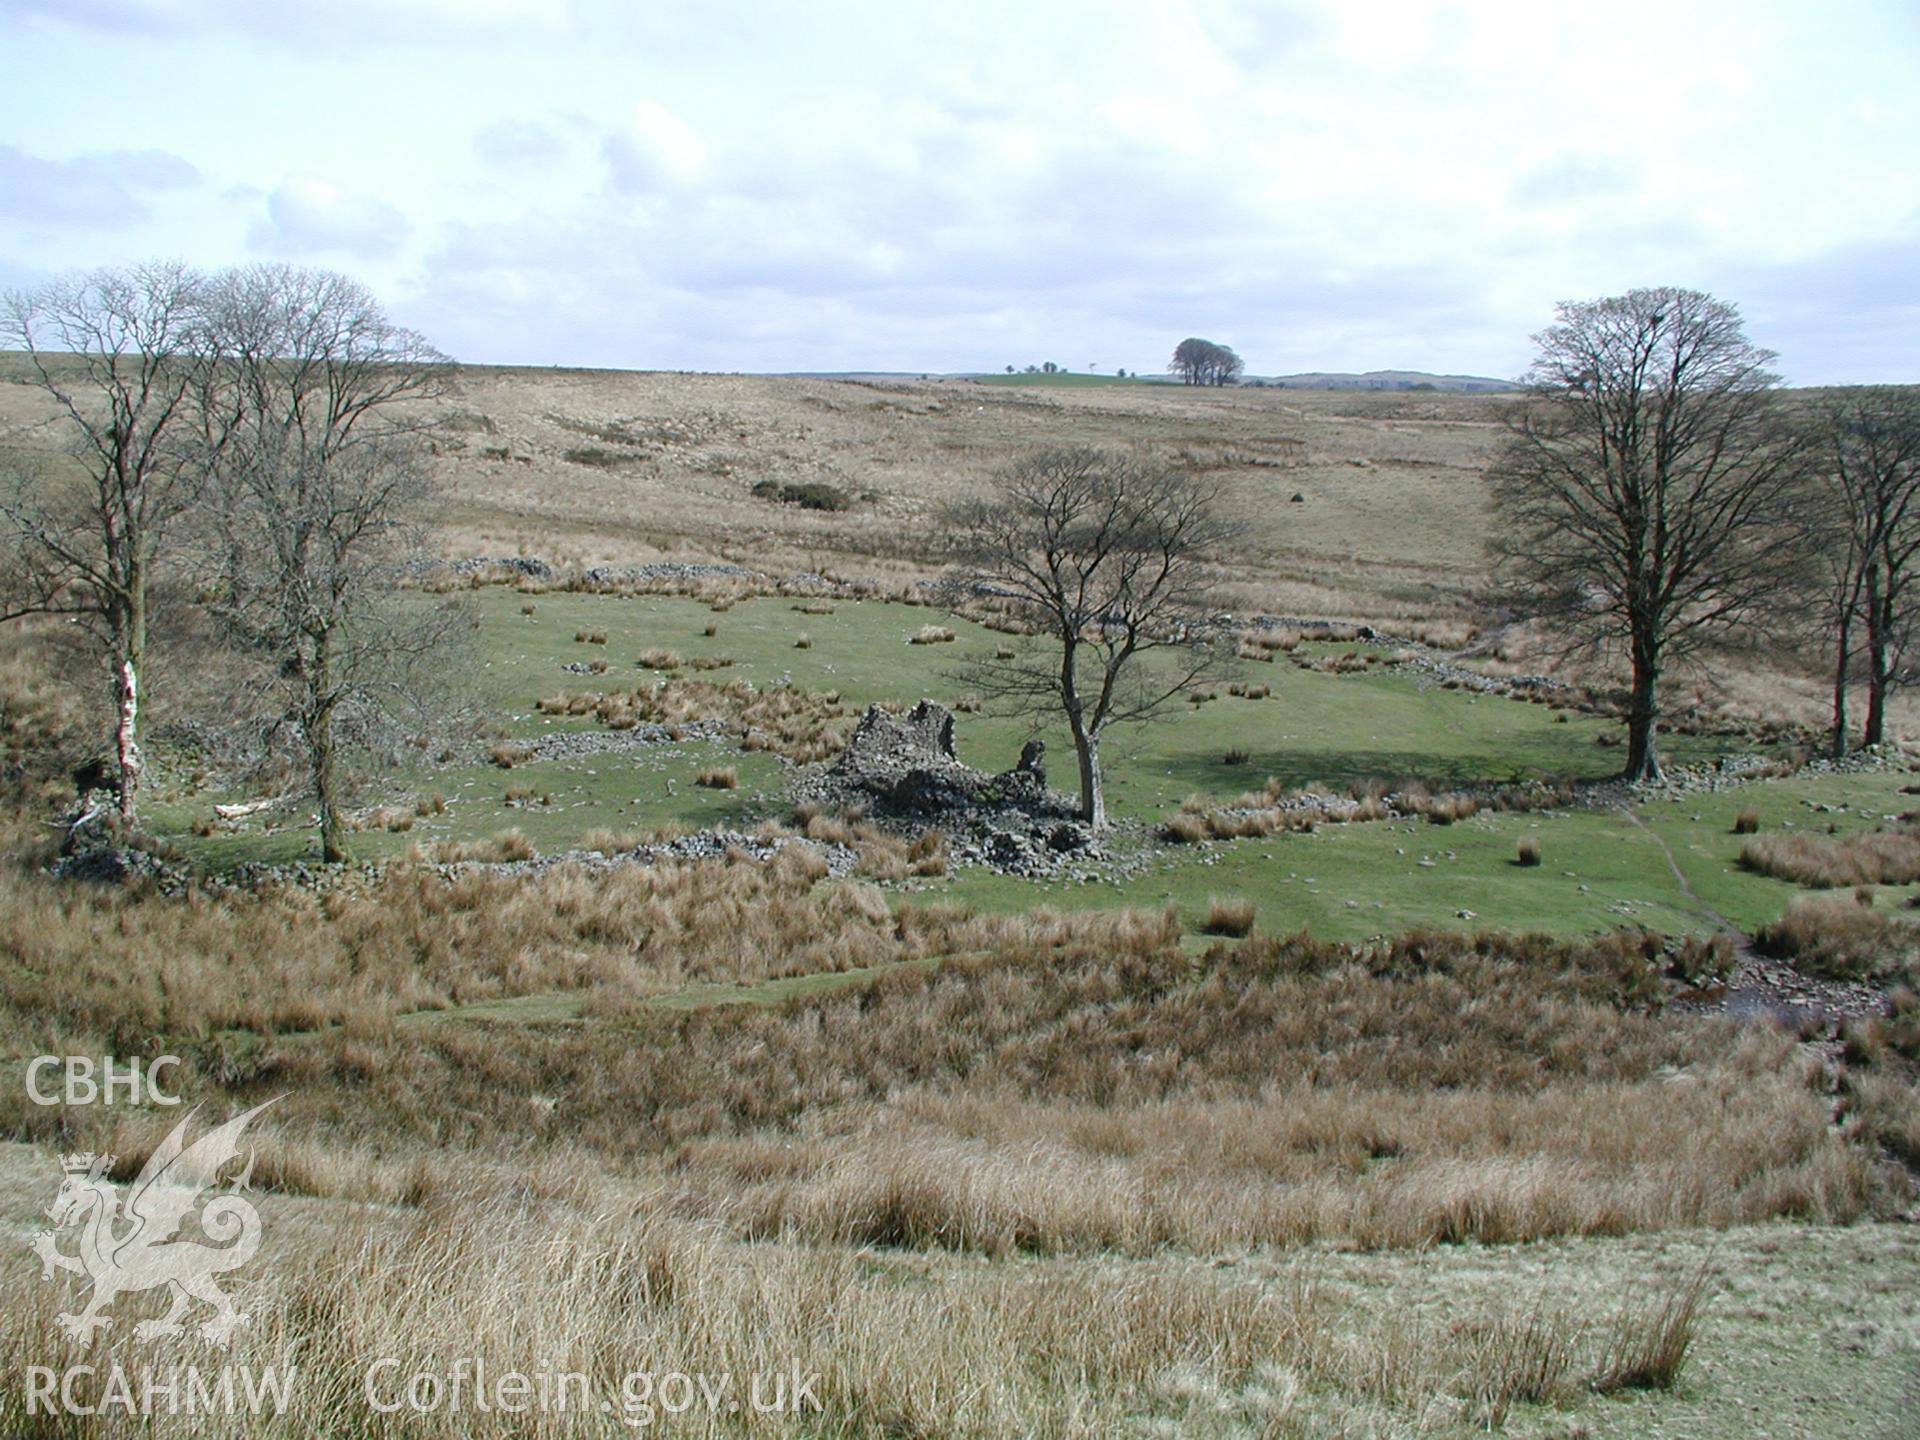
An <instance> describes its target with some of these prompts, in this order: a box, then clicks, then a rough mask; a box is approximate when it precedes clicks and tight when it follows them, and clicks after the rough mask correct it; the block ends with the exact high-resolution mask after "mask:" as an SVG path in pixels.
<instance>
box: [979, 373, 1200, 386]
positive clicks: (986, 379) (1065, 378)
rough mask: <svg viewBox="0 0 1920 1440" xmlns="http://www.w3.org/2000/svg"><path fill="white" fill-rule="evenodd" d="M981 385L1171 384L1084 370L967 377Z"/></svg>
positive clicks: (1153, 378)
mask: <svg viewBox="0 0 1920 1440" xmlns="http://www.w3.org/2000/svg"><path fill="white" fill-rule="evenodd" d="M968 378H970V379H972V380H975V381H978V382H979V383H980V384H982V385H1039V386H1042V387H1049V388H1071V387H1073V386H1078V385H1168V384H1172V383H1173V382H1172V381H1170V380H1168V379H1167V377H1166V376H1164V375H1157V376H1150V377H1149V376H1140V375H1095V374H1091V373H1089V372H1087V371H1084V370H1056V371H1054V372H1053V373H1052V374H1051V375H1049V374H1047V372H1046V371H1044V370H1041V371H1037V372H1035V373H1034V374H1031V375H1029V374H1027V373H1026V372H1025V371H1024V370H1021V371H1016V372H1015V373H1013V374H1011V375H995V374H992V373H991V372H989V373H987V374H984V375H974V376H970V377H968Z"/></svg>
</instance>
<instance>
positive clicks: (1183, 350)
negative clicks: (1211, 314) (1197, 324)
mask: <svg viewBox="0 0 1920 1440" xmlns="http://www.w3.org/2000/svg"><path fill="white" fill-rule="evenodd" d="M1171 368H1172V370H1173V373H1174V374H1176V375H1178V376H1179V377H1180V378H1181V379H1182V380H1184V381H1186V383H1187V384H1189V385H1231V384H1233V382H1234V381H1236V380H1238V379H1239V378H1240V375H1241V373H1242V372H1243V371H1244V370H1245V369H1246V362H1245V361H1243V360H1242V359H1241V358H1240V357H1239V356H1238V355H1236V354H1234V353H1233V350H1232V349H1231V348H1229V347H1228V346H1225V345H1216V344H1214V343H1213V341H1211V340H1202V339H1200V338H1199V337H1198V336H1191V337H1189V338H1188V339H1185V340H1182V341H1181V342H1180V343H1179V344H1178V345H1176V346H1175V347H1174V351H1173V363H1172V367H1171Z"/></svg>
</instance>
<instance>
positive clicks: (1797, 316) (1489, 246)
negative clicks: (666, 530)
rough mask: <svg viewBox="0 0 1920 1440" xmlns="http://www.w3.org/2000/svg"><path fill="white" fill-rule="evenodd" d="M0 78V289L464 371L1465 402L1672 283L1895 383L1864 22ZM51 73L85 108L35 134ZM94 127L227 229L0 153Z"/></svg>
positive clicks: (1711, 9) (447, 26)
mask: <svg viewBox="0 0 1920 1440" xmlns="http://www.w3.org/2000/svg"><path fill="white" fill-rule="evenodd" d="M329 29H331V30H335V31H338V32H341V33H339V34H323V33H321V32H323V31H326V30H329ZM0 44H3V45H8V46H9V48H10V51H11V52H12V53H13V54H14V55H15V56H16V60H15V66H14V69H13V72H12V73H14V74H15V76H16V77H17V85H18V91H17V93H16V94H15V95H14V96H13V99H14V102H15V103H14V104H13V105H12V106H11V107H10V111H9V118H8V119H6V120H4V121H0V147H4V146H7V145H9V144H10V145H11V146H12V147H13V149H12V150H11V151H10V152H9V151H7V150H5V149H0V185H8V184H11V185H12V186H13V187H14V190H13V192H12V193H13V194H16V195H33V196H38V197H40V198H39V199H38V200H36V201H35V202H34V205H33V206H31V207H26V209H24V210H23V207H22V205H21V204H19V203H14V204H12V205H10V206H7V207H0V266H4V265H7V264H12V265H15V266H34V265H39V264H42V263H44V261H43V257H44V256H45V255H46V254H47V253H49V251H50V250H51V249H52V248H54V247H52V246H50V245H49V243H48V241H47V240H46V238H45V235H44V234H43V233H42V232H43V230H44V226H42V227H41V228H40V229H36V228H34V227H33V226H32V225H30V224H29V223H27V220H26V219H24V218H23V215H25V214H26V213H28V211H30V210H34V209H37V210H38V211H40V212H41V213H43V214H45V215H60V214H65V215H67V216H68V217H69V218H68V219H67V220H65V221H62V222H61V223H62V224H63V225H65V226H66V227H67V228H66V230H64V231H63V232H62V236H61V240H62V243H61V245H60V247H59V248H60V250H61V252H62V253H61V255H60V259H61V260H62V261H63V262H66V261H67V260H68V259H69V258H71V259H72V260H73V261H75V262H77V263H91V261H92V260H93V259H94V258H96V257H97V258H125V257H126V256H127V255H128V254H130V253H131V254H135V255H137V254H138V253H141V252H142V251H144V252H145V253H153V254H171V253H178V254H184V255H187V256H189V257H190V258H193V259H196V260H200V261H202V262H204V263H209V264H217V263H221V262H222V261H224V260H227V259H231V258H238V255H240V254H244V253H245V252H246V251H247V249H248V248H250V247H252V248H258V249H264V250H268V251H272V252H275V253H282V254H290V255H301V256H308V255H311V256H313V257H314V258H315V259H316V260H318V261H319V262H321V263H351V264H352V265H354V266H355V267H356V273H357V274H358V275H359V276H360V278H362V279H364V280H366V281H367V282H368V283H370V284H372V285H374V286H375V287H376V288H377V289H379V290H380V291H381V293H383V294H385V295H387V296H389V297H391V299H392V301H393V303H394V304H395V306H396V309H400V308H402V307H408V318H409V320H410V321H411V322H412V323H415V324H418V325H421V326H422V327H423V328H425V329H427V330H428V331H429V333H432V334H433V335H434V336H435V337H436V338H437V339H439V340H440V341H441V342H442V343H443V344H446V345H449V346H451V347H452V348H454V349H456V350H458V351H460V352H461V353H462V354H464V355H467V356H468V357H469V358H475V359H502V360H505V359H513V358H518V357H519V356H520V355H521V354H522V353H523V352H522V348H521V347H523V346H528V347H534V348H535V349H537V351H538V354H537V355H536V356H534V358H539V359H542V360H557V361H578V362H583V363H585V362H592V363H607V364H634V365H650V364H661V365H672V366H689V365H701V364H714V365H720V366H724V367H726V368H741V369H754V368H796V367H816V368H825V369H844V368H866V367H881V368H904V369H912V370H919V369H923V368H926V369H941V370H944V369H953V368H967V367H974V366H989V365H990V366H994V367H997V366H998V365H1000V364H1002V363H1006V362H1009V361H1016V360H1017V361H1020V362H1021V363H1025V362H1026V361H1027V360H1036V359H1042V358H1053V359H1056V360H1061V361H1068V360H1070V359H1071V360H1073V361H1074V363H1083V360H1084V356H1085V355H1094V354H1097V355H1099V356H1100V358H1101V360H1102V363H1103V365H1106V366H1111V365H1126V366H1128V368H1134V367H1136V366H1137V367H1140V368H1147V367H1157V366H1158V365H1159V364H1161V363H1163V362H1164V359H1165V353H1166V351H1167V349H1168V348H1170V345H1171V343H1172V341H1173V340H1176V339H1178V338H1179V336H1180V335H1181V334H1185V333H1190V332H1199V333H1209V334H1213V335H1214V336H1215V337H1216V338H1221V339H1227V340H1230V341H1232V342H1233V343H1234V344H1235V345H1236V347H1237V348H1239V349H1240V350H1241V352H1242V353H1243V354H1244V355H1246V357H1247V359H1248V362H1249V364H1250V365H1251V366H1252V367H1253V368H1254V369H1255V370H1260V371H1266V370H1290V369H1320V368H1328V369H1332V368H1366V367H1369V366H1374V365H1382V366H1386V365H1393V366H1420V367H1424V368H1433V369H1449V370H1479V371H1485V372H1491V373H1496V374H1498V373H1510V372H1511V371H1513V370H1515V369H1518V368H1520V366H1521V365H1522V364H1524V361H1525V358H1526V352H1527V349H1528V341H1527V336H1528V335H1529V334H1530V333H1531V332H1532V331H1535V330H1537V329H1539V328H1540V327H1541V325H1542V324H1543V323H1545V322H1546V320H1547V319H1548V318H1549V317H1550V315H1551V311H1552V304H1553V302H1554V301H1556V300H1560V299H1570V298H1580V297H1582V296H1585V295H1593V294H1601V293H1607V292H1609V291H1612V290H1615V289H1624V288H1627V287H1629V286H1632V285H1635V284H1660V283H1686V284H1696V285H1700V286H1702V287H1703V288H1708V289H1714V290H1716V291H1722V292H1724V293H1726V296H1727V298H1729V299H1731V300H1735V301H1739V300H1741V299H1742V298H1743V297H1742V295H1741V294H1740V293H1738V291H1739V287H1741V286H1743V285H1750V286H1754V287H1756V291H1757V292H1763V293H1764V295H1765V296H1766V298H1767V300H1768V307H1767V310H1766V314H1767V315H1768V316H1769V317H1770V318H1771V320H1772V321H1777V323H1778V324H1779V326H1780V327H1781V329H1780V332H1779V333H1777V334H1774V335H1771V336H1769V337H1768V338H1769V342H1770V343H1772V344H1774V345H1776V346H1777V347H1778V348H1779V349H1780V350H1781V351H1782V352H1783V368H1785V369H1786V370H1787V372H1788V373H1789V375H1791V376H1793V377H1794V378H1796V379H1823V378H1847V377H1848V376H1849V374H1851V373H1852V372H1851V371H1850V370H1849V368H1848V366H1849V357H1848V347H1847V340H1846V337H1847V336H1848V335H1849V334H1854V335H1857V336H1859V337H1861V341H1860V347H1859V353H1861V354H1863V355H1864V354H1867V353H1869V352H1871V353H1872V354H1873V355H1874V356H1875V357H1876V358H1875V359H1874V361H1873V364H1874V365H1875V366H1876V367H1877V370H1876V373H1884V371H1885V370H1886V368H1887V366H1888V365H1890V364H1892V363H1894V362H1893V361H1890V360H1889V359H1888V358H1887V357H1889V356H1890V355H1891V356H1895V357H1897V356H1898V355H1899V354H1900V353H1902V349H1903V346H1904V353H1906V354H1907V355H1908V356H1909V369H1911V370H1915V371H1920V351H1916V350H1915V348H1914V346H1915V342H1913V341H1912V340H1907V341H1904V342H1903V341H1901V340H1900V339H1899V336H1898V334H1897V331H1896V329H1890V328H1889V327H1888V324H1887V322H1886V318H1885V314H1884V313H1883V312H1884V307H1880V308H1879V309H1876V307H1875V304H1874V302H1873V300H1872V298H1871V296H1870V294H1868V293H1867V292H1866V291H1865V290H1863V289H1862V288H1860V287H1848V286H1844V285H1839V284H1837V283H1836V279H1835V277H1836V276H1837V275H1839V274H1841V273H1842V269H1841V267H1840V262H1839V259H1838V257H1841V256H1844V255H1849V254H1856V253H1861V251H1860V247H1862V246H1870V245H1872V244H1874V243H1875V242H1877V241H1883V240H1886V239H1887V238H1888V237H1890V236H1892V235H1895V234H1896V233H1905V228H1903V227H1906V221H1905V220H1904V219H1902V217H1906V216H1909V215H1912V214H1914V213H1916V212H1920V169H1916V168H1915V167H1914V166H1913V165H1912V164H1911V162H1910V159H1909V156H1908V151H1909V149H1910V138H1909V137H1910V136H1911V135H1912V134H1913V133H1914V132H1915V130H1916V129H1920V92H1916V90H1915V87H1913V86H1912V85H1911V74H1910V72H1911V62H1912V59H1913V56H1914V54H1915V52H1916V50H1920V26H1916V24H1915V22H1914V21H1913V19H1912V17H1911V16H1910V15H1909V14H1908V13H1907V11H1906V9H1905V8H1904V7H1901V6H1898V5H1895V4H1892V3H1886V4H1881V3H1877V0H1862V3H1861V4H1860V5H1859V6H1851V7H1847V8H1846V9H1845V10H1844V11H1838V12H1831V13H1824V14H1819V15H1816V14H1814V13H1813V12H1810V11H1807V10H1806V9H1805V8H1804V7H1800V6H1797V5H1794V4H1792V3H1790V0H1690V3H1689V4H1687V5H1682V6H1673V5H1671V4H1670V3H1668V0H1619V3H1618V4H1616V5H1613V6H1609V7H1607V9H1606V10H1605V11H1579V10H1569V9H1566V8H1565V7H1552V6H1542V5H1539V4H1537V3H1536V0H1476V3H1474V4H1472V5H1465V4H1459V3H1451V4H1440V3H1433V4H1428V3H1417V0H1381V4H1379V5H1376V6H1375V7H1373V8H1371V9H1366V10H1356V9H1354V8H1353V7H1352V6H1350V5H1345V4H1339V3H1335V0H1287V3H1278V0H1276V3H1268V0H1055V3H1053V4H1050V5H1048V6H1045V7H1034V6H1032V5H1030V4H1026V3H1021V0H974V3H973V4H970V5H969V6H966V7H937V8H936V7H930V6H913V5H881V4H878V3H870V0H822V3H820V4H817V5H808V6H773V5H768V4H765V3H764V0H706V3H703V5H702V6H700V7H699V8H698V9H697V10H696V9H693V8H689V7H650V6H647V7H643V6H634V5H631V4H630V3H624V0H474V3H469V0H392V3H388V0H339V3H338V4H337V5H334V6H330V7H327V8H325V9H323V8H322V7H319V6H312V5H306V4H294V5H285V6H269V5H257V4H254V3H252V0H245V3H243V0H59V3H57V4H56V3H54V0H14V3H13V4H12V5H11V6H7V7H5V9H4V11H0ZM156 65H164V66H165V68H166V73H167V74H168V75H169V76H170V79H171V83H172V87H173V93H177V94H179V95H183V96H192V97H195V99H196V103H194V104H185V103H182V104H171V105H170V104H168V103H165V101H156V100H155V99H154V98H153V96H152V93H151V90H150V89H144V88H143V86H144V83H145V81H146V80H147V79H148V78H149V77H150V76H151V74H152V73H153V71H154V68H155V66H156ZM81 66H84V67H85V68H86V69H87V72H88V73H89V74H90V76H92V77H93V78H94V86H93V89H94V91H95V93H97V94H99V95H101V96H104V97H113V96H121V95H124V96H126V97H127V98H126V100H125V102H124V103H116V102H114V101H112V100H111V99H108V100H106V101H104V102H103V103H102V104H101V105H99V106H97V107H89V108H88V109H87V110H86V111H85V112H84V113H80V112H75V111H74V110H73V108H72V107H71V105H70V104H68V103H66V102H67V98H68V97H67V95H66V90H65V77H68V76H71V75H72V74H73V73H75V72H76V69H78V68H79V67H81ZM202 96H218V97H219V99H220V103H217V104H203V103H197V102H198V98H199V97H202ZM329 96H332V97H343V96H351V103H338V104H326V105H321V104H317V103H315V97H329ZM322 111H324V114H325V121H324V123H316V122H315V120H314V116H315V115H317V114H320V113H322ZM241 116H244V117H246V118H245V122H244V123H240V122H238V121H237V120H236V117H241ZM126 134H139V135H140V136H141V137H142V139H141V142H140V143H141V144H143V145H148V146H151V147H153V148H154V149H155V150H157V151H162V152H164V153H166V154H168V155H171V156H173V157H184V160H183V162H182V163H186V164H190V165H191V166H193V167H196V168H197V170H198V172H199V173H200V174H202V175H204V176H205V177H206V180H207V183H208V193H209V194H210V195H212V196H219V195H227V196H230V197H233V198H232V199H230V200H229V201H227V202H225V203H221V202H219V201H217V200H216V201H214V203H210V204H201V203H197V202H196V204H194V205H192V206H189V205H185V204H180V203H173V204H167V203H163V202H164V196H163V194H162V192H161V191H158V190H153V189H151V188H148V189H141V188H139V186H138V185H137V184H136V182H135V180H134V179H132V178H130V177H129V176H128V175H125V174H123V175H121V176H120V177H119V178H118V179H117V180H113V181H109V180H107V179H105V178H102V177H101V176H95V177H94V180H95V181H97V182H98V183H96V184H94V186H93V188H92V189H89V187H88V184H86V183H80V182H81V181H82V180H84V179H85V178H86V176H85V174H84V173H83V172H81V171H75V172H73V173H72V174H67V173H65V172H63V173H62V174H61V175H59V176H53V177H51V178H50V177H49V172H46V171H45V170H44V169H40V170H36V169H35V165H38V164H41V163H42V162H37V161H35V162H33V163H31V164H28V163H24V160H23V159H22V157H25V160H31V159H32V157H35V156H40V155H49V154H68V153H73V152H74V151H82V152H85V151H95V152H100V153H102V154H104V153H105V152H109V151H112V150H114V149H115V148H116V147H117V146H118V145H120V144H121V143H123V142H122V140H121V138H120V137H121V136H123V135H126ZM10 163H11V164H13V169H12V170H9V168H8V167H9V164H10ZM44 163H54V162H44ZM60 163H66V162H60ZM138 168H139V167H137V166H135V167H132V169H133V170H135V171H137V170H138ZM16 172H17V173H16ZM319 177H325V180H324V181H323V180H322V179H321V178H319ZM325 182H331V183H325ZM116 185H119V186H121V187H122V188H119V189H116V188H115V186H116ZM187 193H189V192H186V191H182V192H180V194H182V195H185V194H187ZM89 196H91V197H93V198H91V199H89V198H88V197H89ZM249 196H251V197H253V198H248V197H249ZM122 201H128V202H130V204H128V205H126V206H124V207H123V206H122V205H121V203H120V202H122ZM402 208H404V211H405V213H404V214H402V213H401V209H402ZM116 210H118V211H120V212H121V214H120V218H119V220H118V223H115V222H113V221H111V220H110V219H109V212H110V211H116ZM143 212H144V213H143ZM188 212H191V213H188ZM1906 228H1910V227H1906ZM131 247H139V248H137V249H136V248H131ZM236 252H238V253H237V254H236ZM1875 253H1876V254H1879V253H1880V252H1877V251H1876V252H1875ZM1879 263H1880V264H1881V266H1882V269H1883V270H1884V269H1885V267H1887V266H1890V265H1893V264H1895V263H1896V262H1895V261H1894V260H1891V259H1884V258H1883V259H1882V260H1881V261H1880V262H1879ZM1796 277H1798V279H1796ZM1795 284H1804V285H1805V286H1806V287H1807V289H1808V293H1818V294H1819V295H1821V296H1822V297H1823V300H1822V303H1821V304H1820V305H1819V306H1811V307H1810V306H1806V305H1796V304H1793V303H1790V299H1791V295H1792V292H1793V287H1794V286H1795ZM1757 298H1759V294H1758V293H1756V299H1757ZM1752 313H1754V314H1756V315H1758V314H1759V313H1761V312H1760V311H1759V310H1758V309H1756V310H1755V311H1753V312H1752Z"/></svg>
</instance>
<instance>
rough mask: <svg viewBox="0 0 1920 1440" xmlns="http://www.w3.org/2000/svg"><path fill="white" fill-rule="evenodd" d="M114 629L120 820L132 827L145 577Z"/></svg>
mask: <svg viewBox="0 0 1920 1440" xmlns="http://www.w3.org/2000/svg"><path fill="white" fill-rule="evenodd" d="M128 589H129V591H130V592H131V593H130V594H129V595H128V596H127V598H126V599H125V600H124V601H123V602H122V604H121V606H120V610H119V614H118V615H116V616H115V617H114V618H115V621H116V622H117V623H116V624H115V626H114V628H115V630H117V631H118V632H119V633H118V634H117V635H116V636H115V639H116V641H117V643H116V644H115V645H114V647H113V648H114V651H115V654H114V668H113V703H114V716H115V719H114V727H113V749H114V759H115V761H116V762H117V763H118V765H119V769H120V776H119V785H118V789H117V796H118V799H119V809H120V819H121V821H122V822H123V823H124V824H126V825H128V826H131V825H132V824H133V820H134V811H135V809H136V807H137V805H138V801H139V795H140V780H141V773H142V761H141V755H140V700H141V696H140V673H141V671H142V670H144V669H145V668H146V661H147V599H146V595H145V593H144V592H145V584H144V577H142V576H140V575H139V574H138V573H136V574H135V575H134V576H132V577H131V583H130V585H129V586H128Z"/></svg>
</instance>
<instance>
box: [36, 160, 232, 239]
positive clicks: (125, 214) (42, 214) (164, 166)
mask: <svg viewBox="0 0 1920 1440" xmlns="http://www.w3.org/2000/svg"><path fill="white" fill-rule="evenodd" d="M199 183H200V172H199V171H198V170H197V169H195V168H194V167H193V166H192V165H190V164H188V163H187V162H186V161H185V160H183V159H181V158H180V157H179V156H178V155H173V154H169V153H168V152H167V151H164V150H119V151H114V152H112V153H110V154H99V155H76V156H73V157H71V158H68V159H64V160H47V159H43V158H41V157H40V156H37V155H29V154H28V153H27V152H26V151H24V150H20V149H17V148H15V147H14V146H12V145H0V214H6V215H10V216H12V217H13V218H14V219H15V220H16V221H17V222H19V223H22V224H28V225H33V226H45V225H59V226H63V227H67V226H89V225H101V226H112V225H116V224H119V225H124V224H126V223H128V222H130V221H134V220H138V219H140V218H141V217H143V216H144V215H145V214H146V213H147V211H148V208H149V202H150V201H151V200H152V198H153V197H154V196H155V195H156V194H158V193H160V192H164V191H169V190H187V189H191V188H193V187H194V186H196V185H198V184H199Z"/></svg>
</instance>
